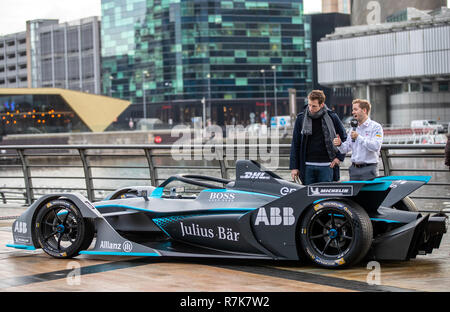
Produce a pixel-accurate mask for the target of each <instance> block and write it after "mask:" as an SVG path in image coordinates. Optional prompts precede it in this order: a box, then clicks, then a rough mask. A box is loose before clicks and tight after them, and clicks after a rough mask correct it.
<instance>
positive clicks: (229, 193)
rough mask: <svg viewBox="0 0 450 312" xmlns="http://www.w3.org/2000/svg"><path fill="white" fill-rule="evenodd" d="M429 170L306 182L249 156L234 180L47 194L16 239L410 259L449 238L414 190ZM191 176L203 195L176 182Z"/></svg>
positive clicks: (24, 243)
mask: <svg viewBox="0 0 450 312" xmlns="http://www.w3.org/2000/svg"><path fill="white" fill-rule="evenodd" d="M429 179H430V177H424V176H414V177H406V176H405V177H398V176H397V177H379V178H375V179H373V180H371V181H349V182H341V183H318V184H313V185H309V186H302V185H299V184H295V183H291V182H288V181H285V180H283V179H282V178H280V177H279V176H278V175H276V174H275V173H273V172H271V171H268V170H265V169H264V168H263V167H262V166H260V165H259V164H258V163H256V162H254V161H249V160H241V161H237V162H236V179H235V180H233V181H231V180H226V179H221V178H214V177H208V176H201V175H175V176H172V177H170V178H169V179H167V180H166V181H164V182H163V183H162V184H161V185H160V186H159V187H151V186H145V187H127V188H122V189H119V190H116V191H115V192H113V193H112V194H110V195H109V196H108V197H107V198H105V199H104V200H102V201H99V202H94V203H91V202H90V201H89V200H87V199H86V198H85V197H83V196H81V195H79V194H54V195H47V196H43V197H41V198H39V200H37V201H36V202H35V203H33V204H32V205H31V206H30V207H29V209H27V210H26V211H25V212H24V213H23V214H22V215H21V216H20V217H19V218H18V219H17V220H16V221H15V222H14V223H13V226H12V231H13V237H14V243H13V244H10V245H8V246H9V247H14V248H19V249H29V250H34V249H36V248H42V249H43V250H44V251H45V252H46V253H47V254H49V255H50V256H53V257H55V258H71V257H75V256H78V255H79V254H87V255H119V256H120V255H123V256H158V257H159V256H176V257H209V258H214V257H220V258H246V259H276V260H300V261H306V260H308V259H309V260H312V262H314V263H316V264H318V265H320V266H323V267H328V268H332V267H344V266H350V265H353V264H356V263H358V261H360V260H362V259H363V258H365V257H367V258H369V259H376V260H409V259H411V258H415V257H416V255H418V254H420V255H425V254H427V253H431V252H432V250H433V248H439V245H440V243H441V239H442V236H443V234H444V233H446V231H447V227H448V220H447V217H446V216H445V215H438V214H435V215H433V216H430V215H429V214H426V215H423V214H421V213H419V212H418V211H417V209H416V208H415V206H414V205H413V203H412V202H411V201H410V200H409V199H408V197H407V195H408V194H410V193H411V192H413V191H415V190H416V189H418V188H419V187H420V186H422V185H424V184H425V183H427V182H428V181H429ZM175 182H176V183H175ZM181 182H182V183H183V184H185V185H187V186H189V187H191V188H193V189H195V188H196V189H197V190H198V193H197V195H196V196H187V195H186V194H185V193H183V194H179V190H177V189H176V188H173V187H172V188H169V187H168V186H169V184H172V185H174V184H177V183H178V184H179V183H181ZM168 191H169V192H168ZM94 238H95V245H94V244H93V243H92V242H93V240H94ZM91 245H93V246H91Z"/></svg>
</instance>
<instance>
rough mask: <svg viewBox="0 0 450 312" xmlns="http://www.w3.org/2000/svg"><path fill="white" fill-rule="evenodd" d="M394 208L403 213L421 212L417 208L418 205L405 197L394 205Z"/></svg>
mask: <svg viewBox="0 0 450 312" xmlns="http://www.w3.org/2000/svg"><path fill="white" fill-rule="evenodd" d="M392 208H394V209H398V210H403V211H412V212H419V208H417V206H416V204H415V203H414V201H413V200H412V199H411V198H410V197H409V196H405V197H404V198H403V199H402V200H400V201H398V202H397V203H395V204H394V205H392Z"/></svg>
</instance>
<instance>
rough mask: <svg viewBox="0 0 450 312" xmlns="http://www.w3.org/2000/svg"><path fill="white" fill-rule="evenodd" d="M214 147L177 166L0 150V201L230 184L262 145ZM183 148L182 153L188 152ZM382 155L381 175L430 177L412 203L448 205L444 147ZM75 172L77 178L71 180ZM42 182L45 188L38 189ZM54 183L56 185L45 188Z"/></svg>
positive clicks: (61, 148)
mask: <svg viewBox="0 0 450 312" xmlns="http://www.w3.org/2000/svg"><path fill="white" fill-rule="evenodd" d="M219 146H220V147H222V146H221V145H219ZM217 147H218V145H192V146H189V147H188V149H187V155H191V160H189V159H183V160H182V161H176V160H174V154H173V152H172V150H171V149H172V146H170V145H39V146H37V145H36V146H34V145H26V146H25V145H24V146H17V145H14V146H0V201H1V202H3V203H7V202H8V201H9V202H18V201H22V202H24V203H25V204H27V205H30V204H31V203H33V202H34V201H35V200H36V199H37V198H39V197H40V196H42V195H44V194H48V193H55V192H80V193H82V194H83V195H85V196H87V198H88V199H89V200H91V201H96V200H100V199H102V198H103V197H104V195H105V194H106V192H110V191H113V190H115V189H117V188H119V187H122V186H130V185H152V186H158V185H159V184H160V183H161V182H162V181H164V180H165V179H166V178H167V177H169V176H170V175H173V174H176V173H184V172H190V173H192V172H195V173H203V174H207V175H212V176H218V177H221V178H224V179H231V178H232V177H233V176H234V169H235V167H234V165H235V159H236V155H241V156H242V155H245V156H244V157H245V159H250V158H251V159H254V158H253V157H254V155H255V150H257V149H258V148H260V147H261V146H260V145H249V144H247V145H232V146H226V145H224V146H223V148H217ZM267 147H268V149H272V150H277V151H278V156H277V157H278V159H279V163H278V166H277V167H276V168H270V166H266V167H267V168H268V169H275V170H274V171H275V172H276V173H277V174H279V175H280V176H282V177H284V178H286V179H288V180H290V174H289V173H290V170H289V153H290V145H289V144H280V145H267ZM183 148H184V151H185V152H186V147H183ZM204 150H208V151H211V152H212V154H213V155H215V156H216V157H212V158H213V159H211V160H205V159H203V158H202V157H198V155H200V156H201V154H202V151H204ZM224 150H226V151H227V152H230V151H232V152H233V154H232V155H233V156H234V157H232V158H231V159H227V158H226V157H223V153H224ZM380 154H381V155H380V158H381V161H380V165H379V170H380V175H386V176H388V175H411V174H413V175H431V176H433V179H432V180H431V181H430V182H429V183H428V184H427V185H426V187H427V189H425V191H422V192H419V193H417V194H416V193H413V196H411V198H413V199H417V200H423V201H425V202H426V203H427V202H430V201H431V200H432V201H434V202H435V203H436V201H437V205H438V206H440V207H443V206H444V205H445V204H447V202H446V201H448V203H449V204H450V191H449V190H450V182H449V181H450V172H449V170H448V168H446V167H445V166H444V146H443V145H405V144H401V145H383V146H382V149H381V153H380ZM227 155H228V154H227ZM255 160H257V161H258V159H255ZM263 165H264V164H263ZM349 165H350V159H349V156H348V155H347V158H346V160H345V162H344V163H343V164H342V165H341V178H342V179H341V180H345V178H346V177H347V176H348V167H349ZM408 165H412V167H411V166H408ZM74 172H77V173H78V174H76V175H75V174H73V173H74ZM113 172H116V175H113V174H112V173H113ZM43 173H44V175H42V174H43ZM45 173H47V174H50V175H45ZM65 173H69V174H68V175H66V174H65ZM99 173H103V174H99ZM105 173H106V175H105ZM71 174H72V175H71ZM42 180H44V181H46V182H47V184H42ZM40 181H41V182H40ZM55 181H56V182H57V183H58V185H56V186H55V185H49V183H50V182H55ZM66 181H71V182H70V183H67V182H66ZM105 181H106V183H105ZM20 182H21V183H20ZM100 182H103V185H101V184H102V183H100ZM125 182H127V184H126V185H125V184H124V183H125ZM97 184H100V185H97ZM422 189H424V188H421V190H422Z"/></svg>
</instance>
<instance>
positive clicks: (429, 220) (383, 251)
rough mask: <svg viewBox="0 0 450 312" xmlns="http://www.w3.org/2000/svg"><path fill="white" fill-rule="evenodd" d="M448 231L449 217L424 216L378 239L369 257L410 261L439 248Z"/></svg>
mask: <svg viewBox="0 0 450 312" xmlns="http://www.w3.org/2000/svg"><path fill="white" fill-rule="evenodd" d="M447 229H448V217H447V216H443V215H434V216H431V217H430V216H429V215H426V216H423V217H419V218H418V219H417V220H415V221H413V222H410V223H408V224H405V225H404V226H401V227H399V228H396V229H394V230H392V231H390V232H387V233H385V234H383V235H380V236H379V237H376V238H375V239H374V241H373V243H372V248H371V250H370V251H369V254H368V257H369V258H372V259H375V260H409V259H413V258H415V257H416V256H417V255H418V254H419V255H425V254H428V253H431V252H432V250H433V249H434V248H439V245H440V244H441V240H442V236H443V235H444V234H445V233H446V232H447Z"/></svg>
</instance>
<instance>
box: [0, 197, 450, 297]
mask: <svg viewBox="0 0 450 312" xmlns="http://www.w3.org/2000/svg"><path fill="white" fill-rule="evenodd" d="M24 210H25V208H24V207H16V208H14V207H13V206H10V207H4V206H3V207H0V276H1V278H0V292H5V291H6V292H10V291H19V292H22V291H31V292H33V291H95V292H106V291H107V292H109V291H113V292H114V291H138V292H140V291H151V292H155V291H163V292H179V291H183V292H216V291H217V292H228V291H239V292H354V291H371V292H372V291H384V292H387V291H394V292H397V291H402V292H403V291H432V292H438V291H439V292H440V291H449V290H450V257H449V255H450V253H449V252H450V236H449V234H448V233H447V234H446V235H445V236H444V239H443V241H442V244H441V248H440V249H439V250H435V251H434V252H433V254H431V255H427V256H418V257H417V259H413V260H411V261H408V262H381V263H380V267H379V269H380V271H378V272H380V275H379V277H380V279H379V285H369V284H368V282H367V281H368V280H369V281H373V279H371V277H372V276H374V274H373V273H374V272H376V270H375V269H374V267H372V266H369V267H368V264H367V263H361V264H360V265H358V266H356V267H354V268H351V269H346V270H337V271H334V270H325V269H321V268H318V267H315V266H311V265H301V264H299V263H297V262H275V261H248V260H210V259H209V260H205V259H202V260H196V259H179V258H176V259H172V258H171V259H168V258H163V259H160V258H158V259H155V258H136V257H106V256H91V255H82V256H79V257H77V258H76V259H71V260H57V259H53V258H50V257H49V256H47V255H46V254H45V253H43V252H42V251H41V250H36V251H23V250H16V249H12V248H7V247H6V246H5V245H6V244H7V243H9V242H11V239H12V235H11V225H12V222H13V219H12V218H4V217H5V216H6V217H7V216H17V215H19V214H20V213H22V212H23V211H24ZM1 217H3V218H1ZM5 219H6V220H5ZM371 283H373V282H371Z"/></svg>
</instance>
